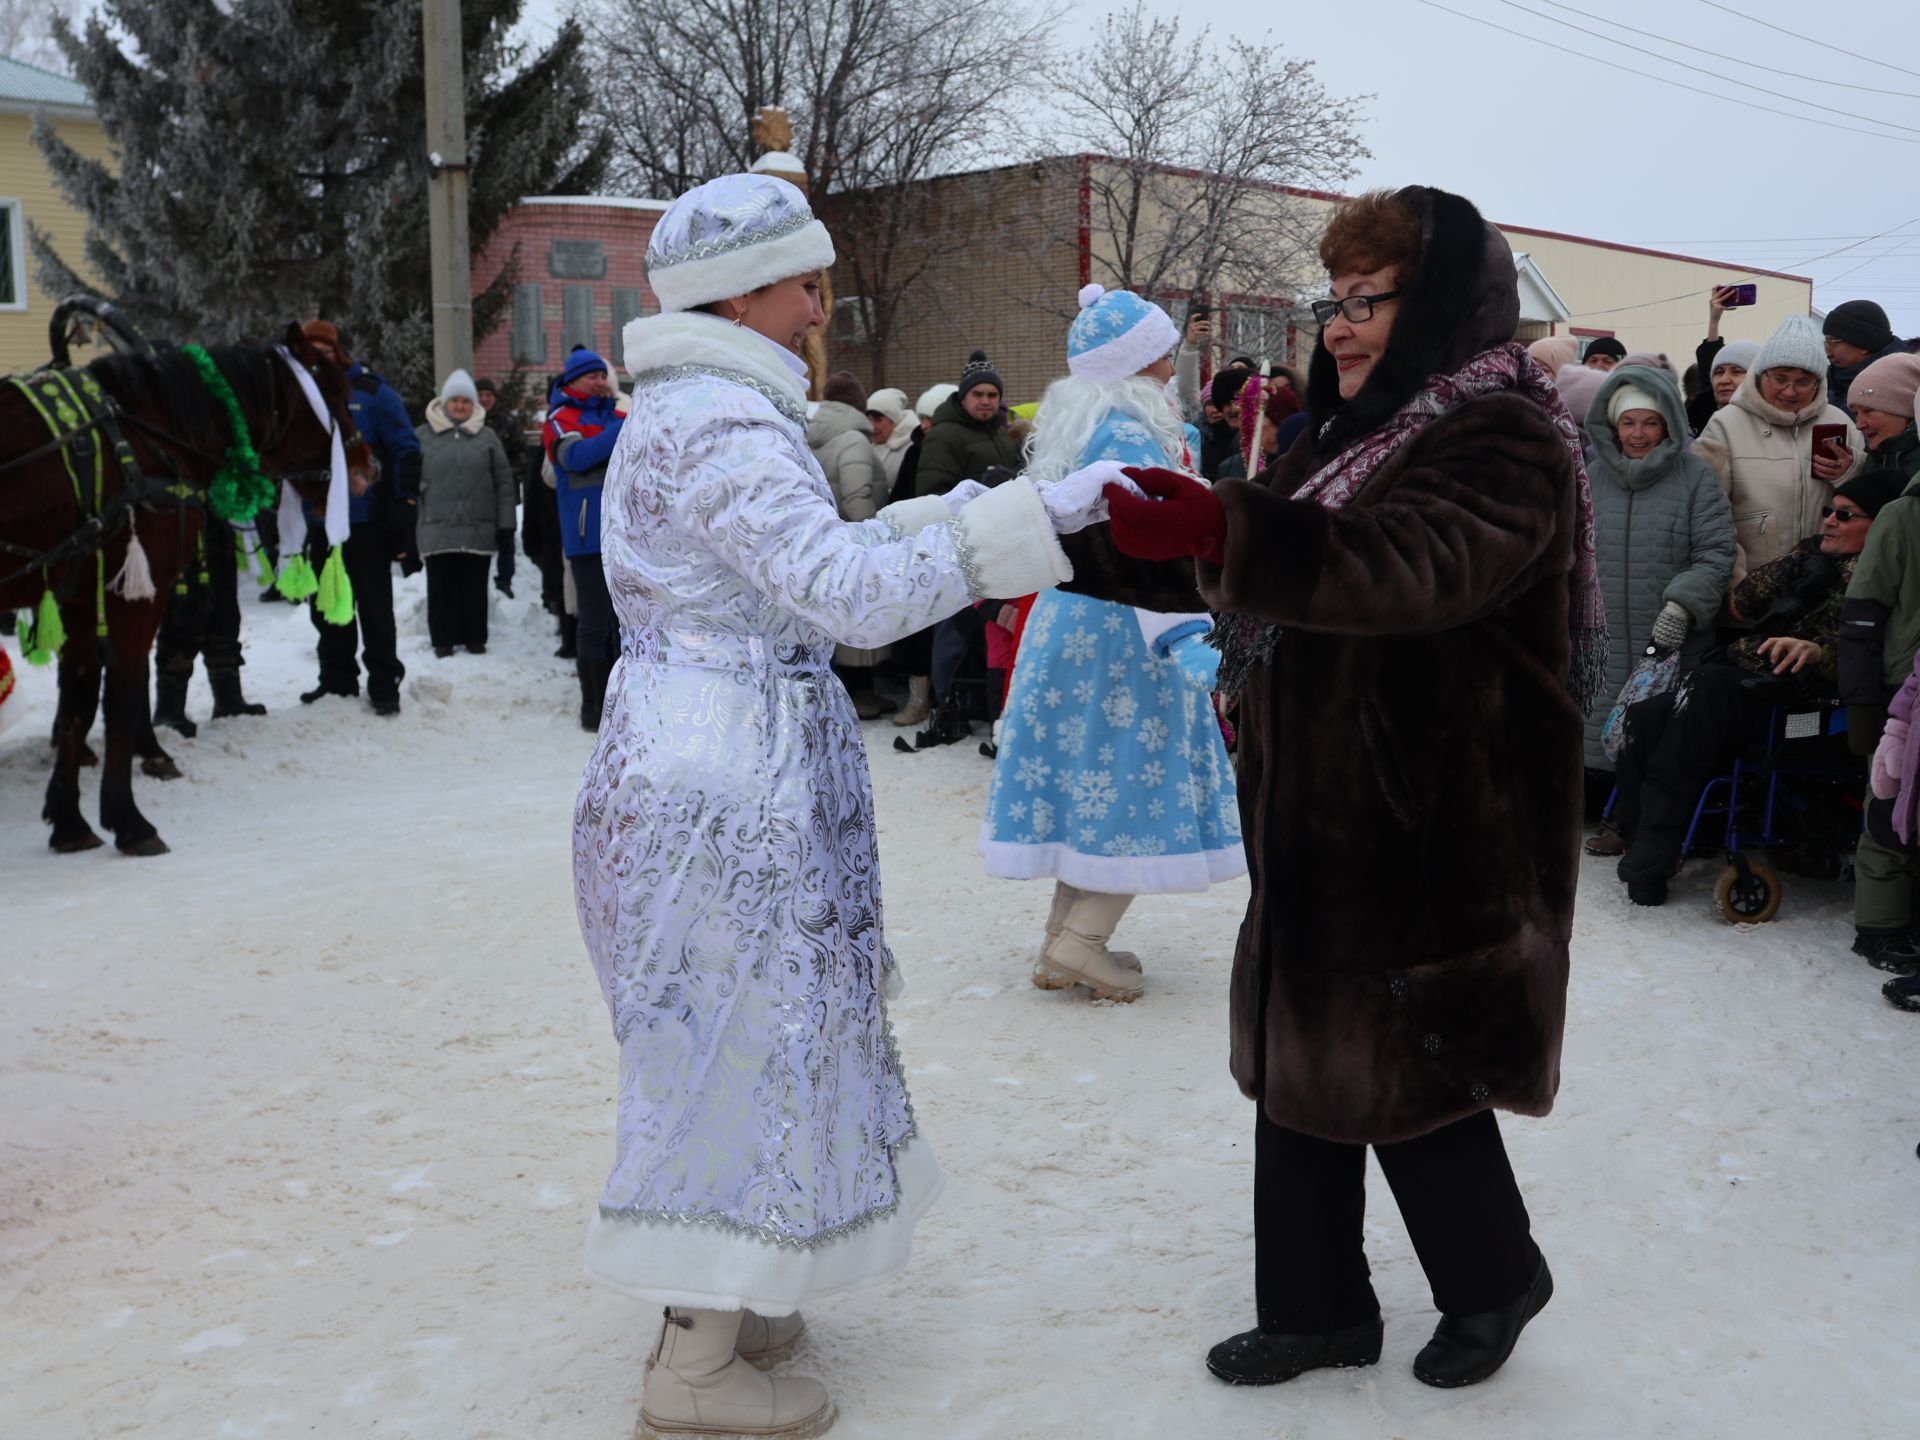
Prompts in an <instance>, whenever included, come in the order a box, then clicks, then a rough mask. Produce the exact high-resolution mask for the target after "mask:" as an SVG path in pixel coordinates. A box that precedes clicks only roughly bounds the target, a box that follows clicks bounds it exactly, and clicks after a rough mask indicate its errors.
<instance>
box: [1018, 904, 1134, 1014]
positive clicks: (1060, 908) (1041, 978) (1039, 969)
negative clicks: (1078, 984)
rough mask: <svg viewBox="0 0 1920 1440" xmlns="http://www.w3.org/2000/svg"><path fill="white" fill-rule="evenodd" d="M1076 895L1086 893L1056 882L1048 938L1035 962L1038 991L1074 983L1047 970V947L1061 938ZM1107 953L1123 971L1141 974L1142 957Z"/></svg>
mask: <svg viewBox="0 0 1920 1440" xmlns="http://www.w3.org/2000/svg"><path fill="white" fill-rule="evenodd" d="M1076 893H1077V894H1082V895H1084V894H1085V893H1086V892H1085V891H1084V890H1082V891H1077V892H1076V891H1075V890H1074V888H1073V887H1072V886H1071V885H1068V884H1067V883H1066V882H1065V881H1061V880H1056V881H1054V884H1053V906H1052V908H1051V909H1049V910H1048V911H1047V938H1046V939H1045V940H1042V941H1041V942H1040V955H1039V957H1038V958H1036V959H1035V960H1034V962H1033V984H1034V988H1035V989H1037V990H1065V989H1068V988H1069V987H1071V986H1072V985H1073V983H1074V982H1073V981H1071V980H1068V979H1067V978H1065V977H1064V976H1061V975H1056V974H1054V973H1053V971H1051V970H1049V969H1048V968H1047V963H1046V953H1047V947H1048V946H1049V945H1051V944H1053V942H1054V941H1055V940H1057V939H1058V938H1059V936H1060V922H1061V921H1062V920H1064V919H1065V918H1066V914H1067V906H1068V904H1069V903H1070V900H1071V897H1072V896H1073V895H1074V894H1076ZM1107 953H1108V954H1109V955H1111V956H1112V957H1113V958H1114V962H1115V963H1116V964H1118V965H1119V966H1120V967H1121V968H1122V969H1123V970H1131V971H1133V973H1134V974H1136V975H1138V974H1140V973H1141V969H1140V957H1139V956H1138V955H1136V954H1134V953H1133V952H1132V951H1131V950H1109V951H1108V952H1107Z"/></svg>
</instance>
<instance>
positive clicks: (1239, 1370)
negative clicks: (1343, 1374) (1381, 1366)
mask: <svg viewBox="0 0 1920 1440" xmlns="http://www.w3.org/2000/svg"><path fill="white" fill-rule="evenodd" d="M1385 1336H1386V1326H1385V1324H1383V1323H1382V1321H1381V1319H1380V1317H1379V1316H1378V1315H1375V1316H1374V1317H1373V1319H1371V1320H1369V1321H1367V1323H1366V1324H1364V1325H1355V1326H1353V1327H1352V1328H1351V1329H1347V1330H1329V1331H1327V1332H1326V1333H1324V1334H1320V1335H1283V1334H1279V1333H1277V1332H1275V1331H1271V1330H1248V1331H1246V1332H1245V1333H1244V1334H1240V1335H1235V1336H1233V1337H1231V1338H1230V1339H1226V1340H1222V1341H1221V1342H1220V1343H1219V1344H1218V1345H1216V1346H1214V1347H1213V1349H1211V1350H1209V1351H1208V1352H1207V1369H1209V1370H1211V1371H1212V1372H1213V1373H1214V1375H1215V1376H1217V1377H1218V1378H1219V1379H1222V1380H1224V1381H1226V1382H1227V1384H1229V1385H1278V1384H1280V1382H1281V1381H1283V1380H1291V1379H1293V1377H1294V1376H1296V1375H1304V1374H1306V1373H1307V1371H1309V1370H1340V1369H1347V1368H1350V1367H1353V1366H1359V1365H1372V1364H1375V1363H1377V1362H1378V1361H1379V1359H1380V1345H1381V1341H1382V1340H1383V1339H1384V1338H1385Z"/></svg>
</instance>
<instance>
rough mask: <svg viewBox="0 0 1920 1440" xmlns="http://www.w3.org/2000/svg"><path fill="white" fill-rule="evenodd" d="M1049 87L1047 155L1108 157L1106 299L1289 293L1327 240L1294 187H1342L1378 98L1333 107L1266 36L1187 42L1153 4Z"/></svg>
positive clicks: (1090, 185)
mask: <svg viewBox="0 0 1920 1440" xmlns="http://www.w3.org/2000/svg"><path fill="white" fill-rule="evenodd" d="M1048 80H1049V82H1050V88H1051V90H1052V91H1053V104H1054V111H1055V113H1054V115H1053V116H1052V117H1050V123H1049V125H1048V129H1047V132H1046V134H1045V136H1044V143H1045V146H1046V147H1047V148H1048V149H1050V150H1052V151H1053V152H1054V153H1058V152H1059V150H1060V148H1061V147H1062V145H1063V143H1064V144H1065V146H1067V147H1069V148H1072V149H1074V150H1077V151H1080V152H1082V153H1087V154H1091V155H1093V156H1096V157H1099V158H1098V159H1097V160H1095V161H1093V162H1092V163H1090V164H1089V165H1088V167H1087V214H1086V216H1085V217H1084V219H1085V224H1086V228H1087V231H1088V238H1089V241H1090V247H1089V248H1090V251H1091V253H1090V256H1089V259H1090V267H1089V268H1090V270H1091V274H1092V278H1093V279H1095V280H1097V281H1099V282H1101V283H1102V284H1104V285H1106V286H1108V287H1109V288H1110V289H1111V288H1124V289H1128V290H1134V291H1137V292H1139V293H1140V294H1143V295H1166V294H1169V293H1185V292H1201V293H1208V294H1215V293H1219V292H1221V291H1223V290H1224V291H1227V292H1242V293H1252V294H1256V295H1277V296H1287V295H1291V294H1293V293H1294V291H1295V289H1296V287H1297V285H1298V283H1299V281H1300V279H1301V274H1300V272H1301V271H1302V269H1303V261H1304V259H1305V256H1306V253H1307V252H1308V250H1309V248H1310V247H1311V246H1312V245H1313V244H1314V243H1315V241H1316V239H1317V234H1316V230H1315V223H1314V220H1313V218H1312V212H1311V210H1310V209H1309V207H1307V206H1305V205H1303V204H1302V203H1301V202H1300V201H1299V200H1298V199H1297V198H1295V197H1293V196H1290V195H1289V194H1288V193H1287V190H1288V189H1289V188H1294V189H1332V188H1335V187H1337V186H1340V185H1342V184H1344V183H1345V182H1346V181H1347V180H1349V179H1350V178H1351V177H1352V175H1353V173H1354V170H1355V168H1356V166H1357V165H1358V163H1359V162H1360V161H1361V160H1363V159H1366V158H1368V155H1369V152H1368V150H1367V149H1366V147H1365V146H1364V145H1363V144H1362V143H1361V140H1360V134H1359V125H1360V123H1361V118H1362V114H1361V107H1362V105H1363V104H1364V102H1365V101H1366V100H1367V99H1370V98H1371V97H1368V96H1348V97H1338V96H1332V95H1329V94H1328V93H1327V91H1326V89H1325V87H1324V86H1322V85H1321V84H1320V82H1319V80H1318V79H1317V78H1315V76H1314V73H1313V62H1312V61H1310V60H1300V59H1294V58H1292V57H1289V56H1287V55H1285V54H1283V53H1282V52H1281V51H1279V50H1278V49H1277V48H1275V47H1273V46H1272V45H1270V44H1268V43H1266V42H1265V41H1264V40H1263V41H1262V42H1261V43H1249V42H1246V41H1242V40H1237V39H1236V40H1229V41H1227V42H1226V44H1225V45H1224V46H1220V45H1215V44H1214V43H1212V42H1211V40H1210V38H1209V36H1208V33H1207V31H1205V30H1201V31H1200V32H1199V33H1198V34H1196V35H1193V36H1191V37H1190V38H1188V37H1184V36H1183V35H1182V32H1181V28H1180V22H1179V21H1178V20H1177V19H1163V18H1159V17H1156V16H1152V15H1149V14H1148V13H1147V11H1146V8H1145V5H1144V4H1143V3H1142V0H1135V3H1134V6H1133V8H1132V9H1131V10H1128V11H1124V12H1121V13H1119V14H1115V15H1112V16H1109V17H1108V19H1107V22H1106V25H1105V27H1104V28H1103V31H1102V33H1101V36H1100V39H1099V40H1098V41H1097V42H1095V43H1093V44H1090V45H1088V46H1087V47H1086V48H1084V49H1082V50H1080V51H1078V52H1075V53H1071V54H1067V55H1063V56H1061V57H1059V58H1058V59H1057V60H1055V61H1054V63H1053V64H1051V65H1050V66H1049V67H1048ZM1054 303H1055V304H1057V303H1058V302H1057V299H1056V300H1055V302H1054Z"/></svg>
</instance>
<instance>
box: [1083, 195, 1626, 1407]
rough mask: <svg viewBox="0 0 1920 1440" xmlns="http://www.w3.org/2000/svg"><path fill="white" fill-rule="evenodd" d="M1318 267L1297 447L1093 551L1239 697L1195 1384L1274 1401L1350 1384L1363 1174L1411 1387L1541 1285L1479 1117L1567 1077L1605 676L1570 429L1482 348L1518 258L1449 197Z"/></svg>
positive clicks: (1538, 1297)
mask: <svg viewBox="0 0 1920 1440" xmlns="http://www.w3.org/2000/svg"><path fill="white" fill-rule="evenodd" d="M1320 254H1321V259H1322V260H1323V262H1324V263H1325V264H1326V267H1327V270H1328V272H1329V274H1330V276H1331V278H1332V298H1331V299H1330V300H1326V301H1321V302H1318V303H1317V304H1316V306H1315V309H1316V313H1317V318H1318V319H1319V320H1320V323H1321V325H1322V327H1323V328H1322V331H1321V336H1320V343H1319V344H1318V345H1317V346H1316V347H1315V350H1314V354H1313V360H1312V367H1311V372H1310V378H1309V382H1308V388H1309V394H1308V405H1307V408H1308V409H1309V411H1310V412H1311V413H1312V415H1313V416H1314V420H1315V424H1316V426H1317V427H1318V428H1317V429H1316V430H1315V431H1311V432H1309V433H1308V434H1305V435H1303V436H1302V437H1301V438H1300V440H1299V441H1298V442H1297V443H1296V444H1295V445H1294V446H1293V448H1292V449H1291V450H1290V451H1289V452H1288V453H1287V454H1286V455H1285V456H1284V457H1282V459H1281V460H1280V462H1279V463H1278V464H1277V465H1275V466H1274V467H1273V468H1272V469H1271V470H1269V471H1267V472H1266V473H1264V474H1262V475H1260V476H1258V477H1256V478H1255V479H1253V480H1251V481H1223V482H1222V483H1221V484H1220V485H1219V486H1218V487H1217V488H1215V489H1213V490H1208V489H1207V488H1206V487H1205V486H1203V485H1200V484H1197V483H1196V482H1194V481H1192V480H1190V479H1188V478H1186V477H1182V476H1177V475H1173V474H1171V473H1170V472H1163V471H1142V472H1138V473H1137V474H1136V478H1137V479H1138V480H1139V481H1140V483H1141V485H1142V486H1143V488H1144V489H1145V490H1146V492H1147V493H1148V494H1149V495H1150V496H1152V497H1154V498H1152V499H1142V498H1139V497H1138V496H1134V495H1129V494H1127V493H1125V492H1124V491H1121V490H1119V489H1117V488H1115V487H1110V488H1109V491H1108V495H1109V500H1110V503H1111V506H1112V512H1113V523H1112V526H1111V535H1110V537H1107V538H1108V539H1110V542H1111V544H1113V545H1115V546H1117V547H1118V548H1119V550H1121V551H1123V552H1125V553H1126V554H1128V555H1132V556H1135V557H1138V558H1140V559H1145V560H1158V561H1165V562H1178V561H1179V560H1180V559H1181V557H1186V556H1193V557H1197V559H1198V565H1197V567H1195V569H1196V571H1197V581H1198V589H1199V591H1200V594H1201V595H1202V596H1203V597H1204V598H1205V599H1206V601H1207V602H1208V604H1209V605H1210V606H1211V607H1212V608H1213V609H1214V610H1216V611H1218V612H1221V626H1220V630H1221V636H1222V649H1223V651H1224V652H1225V653H1224V656H1223V662H1222V668H1221V683H1222V686H1223V688H1226V689H1228V690H1230V691H1237V692H1238V695H1239V707H1240V708H1239V735H1240V763H1241V770H1240V777H1239V779H1240V804H1241V811H1242V819H1243V826H1244V832H1245V835H1246V842H1247V851H1248V858H1249V861H1250V863H1251V870H1252V880H1253V894H1252V900H1251V903H1250V905H1249V907H1248V911H1247V916H1246V919H1245V922H1244V923H1243V924H1242V926H1241V930H1240V939H1239V945H1238V949H1237V953H1236V955H1235V958H1234V972H1233V982H1232V984H1233V988H1232V1029H1233V1035H1232V1069H1233V1074H1234V1077H1235V1079H1236V1080H1237V1081H1238V1082H1239V1084H1240V1087H1241V1089H1242V1090H1243V1091H1245V1093H1246V1094H1247V1096H1248V1097H1249V1098H1251V1099H1253V1100H1255V1101H1256V1102H1257V1103H1258V1105H1259V1117H1258V1120H1257V1128H1256V1146H1255V1156H1256V1159H1255V1175H1254V1215H1255V1230H1254V1235H1255V1291H1256V1297H1257V1301H1258V1315H1259V1328H1257V1329H1255V1330H1251V1331H1248V1332H1246V1333H1245V1334H1242V1335H1237V1336H1234V1337H1233V1338H1232V1339H1229V1340H1226V1341H1223V1342H1222V1343H1221V1344H1219V1345H1217V1346H1215V1347H1214V1350H1213V1352H1212V1353H1211V1355H1210V1356H1209V1357H1208V1366H1209V1368H1210V1369H1211V1370H1212V1371H1213V1372H1214V1374H1216V1375H1218V1376H1219V1377H1221V1378H1222V1379H1225V1380H1228V1381H1230V1382H1233V1383H1237V1384H1271V1383H1273V1382H1276V1381H1281V1380H1287V1379H1291V1378H1292V1377H1293V1376H1295V1375H1298V1374H1300V1373H1301V1372H1303V1371H1306V1370H1310V1369H1316V1368H1320V1367H1324V1366H1341V1365H1367V1364H1371V1363H1373V1362H1374V1361H1375V1360H1377V1359H1378V1358H1379V1355H1380V1350H1381V1343H1382V1327H1381V1320H1380V1311H1379V1305H1378V1302H1377V1301H1376V1300H1375V1298H1374V1292H1373V1288H1372V1285H1371V1284H1370V1283H1369V1280H1368V1269H1367V1260H1366V1256H1365V1254H1364V1252H1363V1250H1362V1248H1361V1217H1362V1214H1363V1211H1364V1207H1365V1172H1366V1152H1367V1147H1368V1146H1369V1145H1371V1146H1372V1147H1373V1148H1374V1151H1375V1155H1376V1157H1377V1159H1378V1161H1379V1164H1380V1168H1381V1171H1382V1172H1383V1173H1384V1174H1385V1176H1386V1178H1387V1183H1388V1184H1389V1186H1391V1187H1392V1190H1393V1195H1394V1199H1395V1200H1396V1201H1397V1202H1398V1204H1399V1207H1400V1212H1401V1215H1402V1216H1403V1217H1404V1219H1405V1220H1406V1224H1407V1229H1408V1233H1409V1235H1410V1236H1411V1238H1412V1240H1413V1244H1414V1248H1415V1250H1416V1251H1417V1252H1418V1254H1419V1257H1420V1263H1421V1265H1422V1266H1423V1267H1424V1269H1425V1271H1426V1274H1427V1278H1428V1281H1429V1283H1430V1285H1431V1286H1432V1290H1433V1299H1434V1304H1435V1306H1436V1308H1438V1309H1439V1311H1440V1312H1441V1319H1440V1323H1439V1326H1438V1328H1437V1329H1436V1330H1435V1332H1434V1335H1433V1338H1432V1339H1431V1340H1430V1341H1429V1342H1428V1344H1427V1345H1426V1347H1425V1348H1424V1349H1423V1350H1421V1351H1420V1353H1419V1355H1418V1357H1417V1358H1416V1359H1415V1361H1414V1367H1413V1368H1414V1373H1415V1374H1416V1375H1417V1376H1418V1377H1419V1378H1420V1379H1421V1380H1423V1381H1425V1382H1426V1383H1428V1384H1430V1385H1440V1386H1454V1385H1469V1384H1473V1383H1474V1382H1476V1381H1479V1380H1484V1379H1485V1378H1486V1377H1487V1376H1489V1375H1491V1374H1492V1373H1493V1372H1494V1371H1495V1370H1497V1369H1499V1367H1500V1366H1501V1365H1502V1364H1503V1363H1505V1361H1506V1359H1507V1356H1508V1355H1509V1354H1510V1353H1511V1352H1512V1349H1513V1346H1514V1343H1515V1341H1516V1340H1517V1339H1518V1338H1519V1334H1520V1331H1521V1328H1522V1327H1523V1326H1524V1325H1525V1324H1526V1323H1527V1321H1529V1320H1530V1319H1532V1317H1533V1316H1534V1315H1535V1314H1536V1313H1538V1312H1539V1310H1540V1309H1541V1307H1542V1306H1544V1305H1545V1304H1546V1302H1547V1299H1548V1297H1549V1296H1550V1295H1551V1294H1552V1288H1553V1282H1552V1279H1551V1277H1550V1275H1549V1274H1548V1271H1547V1266H1546V1261H1545V1259H1544V1258H1543V1257H1542V1255H1541V1253H1540V1250H1539V1248H1538V1247H1537V1246H1536V1245H1535V1244H1534V1241H1533V1238H1532V1236H1531V1234H1530V1227H1529V1221H1528V1217H1527V1209H1526V1205H1525V1203H1524V1202H1523V1201H1522V1199H1521V1197H1520V1191H1519V1188H1518V1186H1517V1185H1516V1184H1515V1181H1514V1176H1513V1171H1512V1168H1511V1167H1510V1165H1509V1164H1508V1161H1507V1155H1506V1150H1505V1148H1504V1146H1503V1145H1502V1143H1501V1139H1500V1131H1499V1127H1498V1125H1497V1123H1496V1122H1495V1118H1494V1112H1495V1111H1496V1110H1510V1111H1514V1112H1517V1113H1519V1114H1523V1115H1544V1114H1546V1113H1547V1111H1548V1110H1549V1109H1550V1108H1551V1107H1552V1104H1553V1097H1554V1092H1555V1090H1556V1089H1557V1088H1558V1085H1559V1080H1560V1043H1561V1028H1562V1023H1563V1020H1564V1016H1565V1007H1566V983H1567V941H1568V936H1569V934H1570V931H1571V928H1572V919H1573V896H1574V884H1575V879H1576V874H1577V852H1578V848H1579V834H1580V803H1581V716H1582V711H1583V709H1584V707H1585V706H1587V705H1588V704H1590V703H1591V701H1592V700H1593V698H1594V694H1593V692H1594V690H1595V688H1596V684H1597V679H1598V676H1599V675H1600V674H1601V673H1602V672H1603V670H1604V662H1605V652H1606V630H1605V612H1604V608H1603V607H1602V606H1601V604H1600V602H1599V592H1598V582H1597V577H1596V575H1595V572H1594V567H1593V553H1592V544H1593V542H1592V525H1593V522H1592V511H1591V502H1590V498H1589V495H1588V492H1587V489H1586V479H1585V475H1584V472H1583V470H1582V469H1581V466H1580V459H1579V454H1580V450H1579V441H1578V436H1577V432H1576V431H1575V429H1574V426H1573V422H1572V419H1571V417H1570V416H1569V415H1568V414H1567V411H1566V408H1565V406H1564V405H1562V404H1561V403H1560V402H1559V400H1558V399H1557V397H1556V396H1555V394H1554V391H1553V388H1552V385H1551V383H1550V382H1549V381H1548V378H1547V376H1546V374H1545V372H1544V371H1543V370H1541V369H1540V367H1539V366H1538V365H1536V364H1534V363H1533V362H1532V361H1531V360H1529V359H1528V358H1527V355H1526V353H1525V351H1524V349H1522V347H1520V346H1518V345H1515V344H1512V343H1511V341H1512V338H1513V332H1514V329H1515V325H1516V322H1517V320H1518V314H1519V305H1518V298H1517V291H1516V282H1515V275H1514V265H1513V257H1512V254H1511V251H1510V250H1509V249H1508V246H1507V244H1506V241H1505V240H1504V239H1503V238H1502V237H1501V236H1500V233H1499V232H1498V231H1497V230H1495V229H1493V227H1491V226H1489V225H1487V224H1485V223H1484V222H1483V221H1482V220H1481V218H1480V216H1479V214H1478V212H1477V211H1475V209H1474V208H1473V206H1472V205H1471V204H1469V203H1468V202H1467V201H1465V200H1462V199H1460V198H1459V197H1458V196H1454V195H1448V194H1446V193H1445V192H1442V191H1437V190H1431V189H1427V188H1424V187H1418V186H1415V187H1410V188H1408V189H1405V190H1401V191H1398V192H1396V193H1393V194H1387V193H1385V192H1381V193H1377V194H1373V195H1369V196H1365V197H1363V198H1362V199H1360V200H1357V201H1354V202H1352V203H1350V204H1349V205H1347V206H1345V207H1344V208H1343V209H1342V210H1341V211H1340V213H1339V214H1338V215H1337V216H1336V217H1335V219H1334V221H1333V223H1332V225H1331V227H1330V228H1329V230H1328V233H1327V236H1326V239H1325V240H1324V241H1323V243H1322V245H1321V251H1320ZM1129 473H1135V472H1129ZM1101 533H1102V534H1104V532H1101ZM1088 534H1089V536H1090V537H1091V536H1093V535H1094V534H1095V532H1088ZM1100 543H1103V542H1102V541H1101V540H1098V539H1089V540H1088V541H1087V542H1086V546H1085V547H1084V548H1085V549H1090V548H1092V547H1093V546H1095V545H1098V544H1100ZM1086 562H1087V563H1085V565H1084V573H1083V574H1082V575H1081V576H1080V577H1077V578H1078V583H1081V584H1084V585H1087V586H1090V587H1097V586H1098V585H1099V584H1100V580H1099V578H1098V577H1099V574H1100V571H1101V566H1100V564H1099V561H1098V558H1097V557H1095V556H1091V555H1088V556H1087V557H1086ZM1173 568H1174V567H1173V566H1171V565H1169V566H1162V567H1158V568H1157V569H1154V568H1153V567H1136V568H1135V569H1134V570H1133V572H1132V574H1131V583H1132V584H1134V585H1135V586H1139V585H1142V584H1144V583H1145V581H1144V579H1143V573H1146V572H1151V573H1155V574H1158V575H1159V576H1161V577H1162V578H1163V579H1167V578H1173V577H1172V576H1169V571H1170V570H1172V569H1173ZM1182 568H1184V567H1182ZM1112 569H1113V570H1114V572H1115V575H1116V578H1119V577H1121V576H1122V575H1124V574H1125V572H1126V566H1125V565H1124V564H1123V563H1122V562H1120V561H1118V560H1117V559H1116V560H1115V561H1114V562H1113V565H1112ZM1193 578H1194V572H1188V573H1187V574H1186V575H1185V576H1184V577H1180V579H1181V582H1182V583H1186V584H1189V585H1191V584H1192V582H1193Z"/></svg>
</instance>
